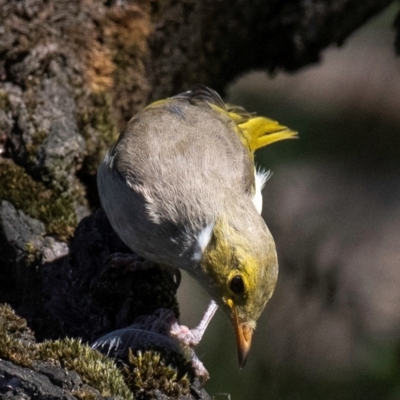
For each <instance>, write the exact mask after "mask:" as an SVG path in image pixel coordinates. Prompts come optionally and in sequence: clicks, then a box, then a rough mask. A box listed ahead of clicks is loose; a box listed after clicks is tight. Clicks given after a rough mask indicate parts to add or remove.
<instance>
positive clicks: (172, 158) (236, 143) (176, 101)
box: [97, 85, 297, 368]
mask: <svg viewBox="0 0 400 400" xmlns="http://www.w3.org/2000/svg"><path fill="white" fill-rule="evenodd" d="M296 137H297V132H295V131H293V130H291V129H289V128H287V127H286V126H283V125H281V124H279V123H278V122H277V121H275V120H272V119H269V118H266V117H263V116H258V115H256V114H252V113H250V112H248V111H246V110H245V109H244V108H243V107H240V106H236V105H230V104H226V103H224V101H223V100H222V98H221V97H220V95H219V94H218V93H217V92H216V91H214V90H212V89H210V88H208V87H206V86H203V85H197V86H195V87H193V88H192V89H191V90H188V91H186V92H183V93H180V94H177V95H175V96H173V97H169V98H167V99H162V100H158V101H155V102H153V103H150V104H149V105H148V106H146V107H145V108H144V109H142V110H141V111H139V112H138V113H137V114H136V115H134V116H133V117H132V118H131V119H130V120H129V122H128V123H127V127H126V129H124V130H123V131H122V132H121V133H120V135H119V138H118V139H117V141H116V143H115V144H114V145H113V146H112V147H111V148H110V149H109V151H108V152H107V153H106V155H105V157H104V159H103V161H102V163H101V164H100V166H99V168H98V173H97V184H98V192H99V197H100V201H101V204H102V207H103V209H104V210H105V212H106V214H107V217H108V219H109V221H110V223H111V225H112V227H113V229H114V230H115V231H116V233H117V234H118V235H119V237H120V238H121V239H122V241H123V242H124V243H125V244H126V245H127V246H128V247H129V248H130V249H131V250H132V251H134V252H135V253H136V254H138V255H139V256H140V257H143V258H145V259H146V260H149V261H150V262H153V263H157V264H160V265H165V266H168V267H170V268H177V269H180V270H184V271H187V272H188V273H189V274H190V275H191V276H193V277H194V278H195V280H197V282H198V283H199V284H200V285H202V286H203V288H204V289H205V290H206V291H207V292H208V293H209V295H210V297H211V299H212V300H213V302H212V303H213V304H216V306H218V307H220V308H221V309H222V310H223V311H224V312H225V313H226V314H227V316H228V318H229V319H230V320H231V322H232V324H233V328H234V332H235V336H236V343H237V350H238V360H239V367H240V368H242V367H243V366H244V364H245V363H246V360H247V357H248V354H249V351H250V348H251V342H252V336H253V332H254V330H255V328H256V322H257V320H258V318H259V316H260V314H261V312H262V311H263V309H264V308H265V305H266V303H267V302H268V300H269V299H270V298H271V296H272V294H273V292H274V288H275V285H276V282H277V277H278V259H277V253H276V247H275V242H274V239H273V237H272V235H271V233H270V231H269V229H268V227H267V225H266V223H265V221H264V220H263V218H262V216H261V211H262V194H261V190H262V188H263V186H264V184H265V183H266V181H267V179H268V177H269V173H268V172H265V171H263V170H260V169H257V167H256V165H255V160H254V153H255V151H256V150H257V149H259V148H261V147H264V146H266V145H269V144H272V143H274V142H277V141H281V140H285V139H292V138H296ZM213 313H214V311H212V312H211V314H213ZM207 323H208V322H207Z"/></svg>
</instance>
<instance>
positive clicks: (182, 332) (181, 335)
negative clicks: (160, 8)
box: [170, 300, 218, 347]
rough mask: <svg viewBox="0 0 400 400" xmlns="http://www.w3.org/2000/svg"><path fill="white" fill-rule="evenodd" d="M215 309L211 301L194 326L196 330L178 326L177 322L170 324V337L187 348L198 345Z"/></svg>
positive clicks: (216, 307) (215, 306)
mask: <svg viewBox="0 0 400 400" xmlns="http://www.w3.org/2000/svg"><path fill="white" fill-rule="evenodd" d="M217 309H218V306H217V304H216V303H215V301H214V300H211V302H210V304H209V305H208V307H207V310H206V312H205V313H204V315H203V318H202V319H201V321H200V323H199V324H198V325H197V326H196V328H193V329H189V328H188V327H187V326H185V325H179V324H178V322H177V321H175V322H174V323H173V324H171V330H170V333H171V336H173V337H175V338H177V339H178V340H179V342H180V343H182V344H183V345H185V346H187V347H195V346H197V345H198V344H199V343H200V341H201V339H202V337H203V334H204V332H205V331H206V329H207V326H208V324H209V323H210V321H211V319H212V317H213V316H214V314H215V312H216V311H217Z"/></svg>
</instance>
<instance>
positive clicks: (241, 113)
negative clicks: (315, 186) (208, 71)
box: [152, 85, 298, 154]
mask: <svg viewBox="0 0 400 400" xmlns="http://www.w3.org/2000/svg"><path fill="white" fill-rule="evenodd" d="M172 98H173V99H185V100H187V101H189V102H190V103H192V104H194V105H200V104H201V105H204V103H207V104H208V106H209V107H211V108H212V109H213V110H214V111H216V112H217V113H218V114H220V115H224V116H225V117H228V118H229V119H230V120H232V121H233V122H234V123H235V124H234V126H236V129H235V130H236V133H237V134H238V135H239V137H240V139H241V141H242V143H243V145H244V146H245V147H246V148H247V149H248V150H249V152H250V153H251V154H253V153H254V152H255V151H256V150H257V149H260V148H261V147H264V146H268V145H269V144H272V143H275V142H278V141H280V140H286V139H297V138H298V136H297V132H295V131H293V130H291V129H290V128H287V127H286V126H284V125H281V124H279V122H277V121H274V120H272V119H269V118H266V117H259V116H257V115H254V114H252V113H250V112H248V111H247V110H245V109H244V108H243V107H240V106H235V105H230V104H225V103H224V101H223V100H222V98H221V96H220V95H219V94H218V93H217V92H216V91H214V90H212V89H210V88H208V87H207V86H204V85H196V86H194V87H193V89H191V90H188V91H187V92H183V93H180V94H178V95H176V96H174V97H172ZM168 100H169V99H167V100H161V101H159V102H156V103H153V104H152V105H154V104H159V103H163V102H165V101H168Z"/></svg>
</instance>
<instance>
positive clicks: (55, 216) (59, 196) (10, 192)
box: [0, 159, 77, 240]
mask: <svg viewBox="0 0 400 400" xmlns="http://www.w3.org/2000/svg"><path fill="white" fill-rule="evenodd" d="M1 200H8V201H9V202H11V203H12V204H13V205H14V206H15V207H16V208H17V209H20V210H22V211H23V212H24V213H25V214H27V215H29V216H31V217H33V218H37V219H39V220H40V221H42V222H43V223H44V224H45V226H46V231H47V233H48V234H50V235H54V236H56V237H58V238H60V239H62V240H65V239H67V238H68V237H70V236H71V235H72V233H73V231H74V229H75V227H76V225H77V221H76V215H75V210H74V202H73V198H72V196H71V195H70V194H67V192H66V191H61V190H51V189H49V188H47V187H46V186H45V185H44V184H43V183H41V182H37V181H35V180H34V179H33V178H32V177H31V176H30V175H28V174H27V173H26V172H25V170H24V169H23V168H22V167H19V166H18V165H15V164H14V163H12V162H10V161H8V160H4V159H3V160H0V201H1Z"/></svg>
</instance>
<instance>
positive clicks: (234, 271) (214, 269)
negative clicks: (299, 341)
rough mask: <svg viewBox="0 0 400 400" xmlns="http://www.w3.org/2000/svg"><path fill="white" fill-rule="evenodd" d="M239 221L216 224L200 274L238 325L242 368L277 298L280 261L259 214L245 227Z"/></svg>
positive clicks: (223, 221) (235, 326) (204, 254)
mask: <svg viewBox="0 0 400 400" xmlns="http://www.w3.org/2000/svg"><path fill="white" fill-rule="evenodd" d="M236 217H239V216H238V215H237V216H236ZM237 219H238V218H236V219H234V220H233V221H229V220H228V219H225V218H221V219H218V220H217V221H216V222H215V224H214V226H213V229H212V231H211V232H210V236H209V241H208V243H207V245H206V247H205V248H204V251H203V254H202V259H201V271H202V272H203V273H202V275H203V277H202V279H203V282H204V283H205V285H204V286H205V288H206V289H207V290H208V291H209V292H210V294H211V296H212V297H213V298H214V300H215V301H216V302H217V304H219V305H220V306H221V307H222V309H223V310H224V311H225V313H226V314H227V315H228V317H229V319H230V320H231V322H232V324H233V328H234V331H235V335H236V342H237V349H238V358H239V366H240V367H241V368H242V367H243V366H244V365H245V362H246V359H247V356H248V354H249V351H250V347H251V340H252V335H253V331H254V329H255V327H256V321H257V319H258V317H259V316H260V314H261V312H262V311H263V309H264V307H265V305H266V303H267V302H268V300H269V299H270V298H271V296H272V294H273V291H274V288H275V285H276V281H277V275H278V261H277V255H276V250H275V243H274V240H273V238H272V235H271V234H270V232H269V230H268V228H267V226H266V224H265V222H264V221H263V220H262V218H261V217H260V216H259V215H258V214H257V213H256V212H254V213H251V215H249V216H248V218H245V219H244V220H243V221H241V222H240V223H238V221H237ZM239 219H240V218H239ZM200 280H201V279H200Z"/></svg>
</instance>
